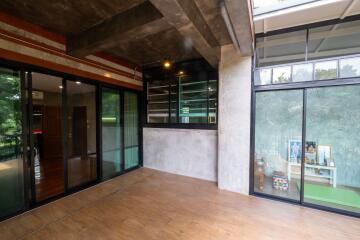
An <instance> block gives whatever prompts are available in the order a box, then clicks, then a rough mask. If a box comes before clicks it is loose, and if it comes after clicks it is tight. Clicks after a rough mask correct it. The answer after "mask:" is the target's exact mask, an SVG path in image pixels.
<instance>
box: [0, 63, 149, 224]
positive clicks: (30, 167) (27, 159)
mask: <svg viewBox="0 0 360 240" xmlns="http://www.w3.org/2000/svg"><path fill="white" fill-rule="evenodd" d="M0 66H2V67H5V68H9V69H12V70H16V71H19V73H20V81H21V97H22V98H21V105H22V107H21V110H22V129H23V132H22V137H23V149H24V150H23V151H24V152H23V178H24V183H23V184H24V208H23V209H21V210H19V211H17V212H15V213H12V214H9V215H7V216H4V217H1V218H0V221H3V220H6V219H8V218H11V217H14V216H16V215H19V214H21V213H23V212H26V211H29V210H31V209H34V208H37V207H39V206H42V205H44V204H47V203H49V202H52V201H54V200H57V199H60V198H63V197H65V196H68V195H70V194H73V193H75V192H78V191H80V190H83V189H85V188H88V187H91V186H94V185H96V184H98V183H100V182H103V181H106V180H109V179H111V178H114V177H117V176H120V175H123V174H125V173H127V172H130V171H133V170H135V169H138V168H140V167H142V166H143V144H142V118H141V113H142V112H143V111H142V106H143V105H142V104H141V99H142V93H141V91H136V90H133V89H127V88H123V87H120V86H116V85H113V84H108V83H102V82H99V81H95V80H92V79H87V78H82V77H77V76H74V75H71V74H66V73H62V72H58V71H53V70H50V69H47V68H43V67H38V66H34V65H30V64H23V63H19V62H15V61H9V60H6V59H0ZM31 72H37V73H42V74H48V75H51V76H57V77H60V78H62V84H63V89H62V106H63V107H62V109H63V113H62V114H63V161H64V169H65V172H64V187H65V191H64V192H63V193H61V194H59V195H56V196H54V197H50V198H48V199H46V200H43V201H38V202H37V201H36V197H35V194H36V193H35V177H34V155H33V153H32V152H31V149H33V146H34V139H33V138H32V137H29V136H30V134H29V133H30V131H31V129H30V126H32V117H29V116H32V101H31V98H30V97H29V96H32V92H31V91H32V80H31ZM67 81H81V82H83V83H86V84H90V85H93V86H95V87H96V123H97V125H96V133H97V139H96V140H97V143H96V147H97V178H96V179H95V180H94V181H91V182H87V183H84V184H82V185H79V186H76V187H73V188H69V187H68V171H67V149H66V146H67V138H66V137H65V136H66V132H67V96H66V95H67V94H66V90H67V84H66V83H67ZM26 85H27V86H26ZM25 86H26V87H25ZM102 87H109V88H114V89H117V90H118V91H119V92H120V94H121V96H123V95H124V91H128V92H133V93H135V94H137V96H138V114H139V122H138V130H139V132H138V138H139V164H138V166H135V167H132V168H130V169H124V168H123V169H122V171H121V172H119V173H117V174H115V175H113V176H111V177H107V178H103V177H102V168H101V166H102V151H101V150H102V144H101V143H102V135H101V88H102ZM122 98H123V97H122ZM122 100H123V99H122ZM121 104H122V105H120V106H121V108H122V109H123V106H124V102H123V101H122V103H121ZM123 121H124V120H123V119H122V123H123ZM121 126H124V125H123V124H122V125H121ZM123 133H124V131H123V129H122V134H123ZM123 137H124V136H123ZM123 142H124V141H123V139H122V143H123ZM123 147H124V146H122V148H123ZM122 152H123V153H124V149H123V151H122ZM122 161H124V158H122ZM122 164H124V163H122Z"/></svg>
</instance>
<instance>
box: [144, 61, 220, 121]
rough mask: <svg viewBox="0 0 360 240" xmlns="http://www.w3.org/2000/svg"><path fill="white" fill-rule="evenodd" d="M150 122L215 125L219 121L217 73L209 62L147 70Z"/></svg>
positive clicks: (185, 63) (148, 114)
mask: <svg viewBox="0 0 360 240" xmlns="http://www.w3.org/2000/svg"><path fill="white" fill-rule="evenodd" d="M144 78H145V81H146V84H147V119H146V121H147V123H149V124H153V123H157V124H159V123H162V124H164V123H165V124H182V125H191V124H196V125H214V124H216V122H217V86H218V77H217V72H216V70H215V69H213V68H212V67H211V66H209V65H208V64H207V63H206V62H205V61H202V60H198V61H191V62H183V63H179V64H175V65H174V66H173V68H172V69H170V70H166V69H162V68H161V67H158V68H151V69H147V70H145V71H144Z"/></svg>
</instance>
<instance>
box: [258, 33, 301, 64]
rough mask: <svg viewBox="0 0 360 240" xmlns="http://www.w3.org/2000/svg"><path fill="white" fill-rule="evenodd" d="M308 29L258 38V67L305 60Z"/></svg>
mask: <svg viewBox="0 0 360 240" xmlns="http://www.w3.org/2000/svg"><path fill="white" fill-rule="evenodd" d="M305 49H306V30H301V31H296V32H289V33H284V34H277V35H272V36H267V37H258V38H256V58H257V59H256V67H265V66H270V65H278V64H288V63H291V62H301V61H305Z"/></svg>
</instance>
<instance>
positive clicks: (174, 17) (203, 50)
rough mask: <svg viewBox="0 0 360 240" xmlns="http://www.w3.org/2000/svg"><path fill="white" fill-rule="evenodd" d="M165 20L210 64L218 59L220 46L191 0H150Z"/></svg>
mask: <svg viewBox="0 0 360 240" xmlns="http://www.w3.org/2000/svg"><path fill="white" fill-rule="evenodd" d="M150 2H151V3H152V4H153V5H154V6H155V7H156V8H157V9H158V10H159V11H160V12H161V13H162V15H163V16H164V18H165V19H166V21H167V22H168V23H169V24H170V25H172V26H173V27H175V28H176V29H177V30H178V31H179V32H180V34H181V35H182V36H183V37H184V38H185V39H186V43H185V44H189V45H192V46H193V47H194V48H195V49H196V50H197V52H198V53H200V54H201V55H202V56H203V57H204V58H205V59H206V60H207V61H208V62H209V63H210V64H211V65H213V66H217V65H218V63H219V60H220V47H219V43H218V42H217V40H216V38H215V37H214V36H213V34H212V32H211V30H210V28H209V26H208V25H207V23H206V21H205V19H204V17H203V15H202V14H201V12H200V10H199V8H198V6H197V5H196V3H195V2H194V1H193V0H150Z"/></svg>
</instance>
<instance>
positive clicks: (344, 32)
mask: <svg viewBox="0 0 360 240" xmlns="http://www.w3.org/2000/svg"><path fill="white" fill-rule="evenodd" d="M359 25H360V21H359V20H358V21H350V22H344V23H340V24H334V25H328V26H323V27H318V28H311V29H310V31H309V46H308V50H309V54H308V59H309V60H313V59H321V58H330V57H336V56H345V55H350V54H357V53H360V50H359V49H360V48H359V47H360V28H359Z"/></svg>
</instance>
